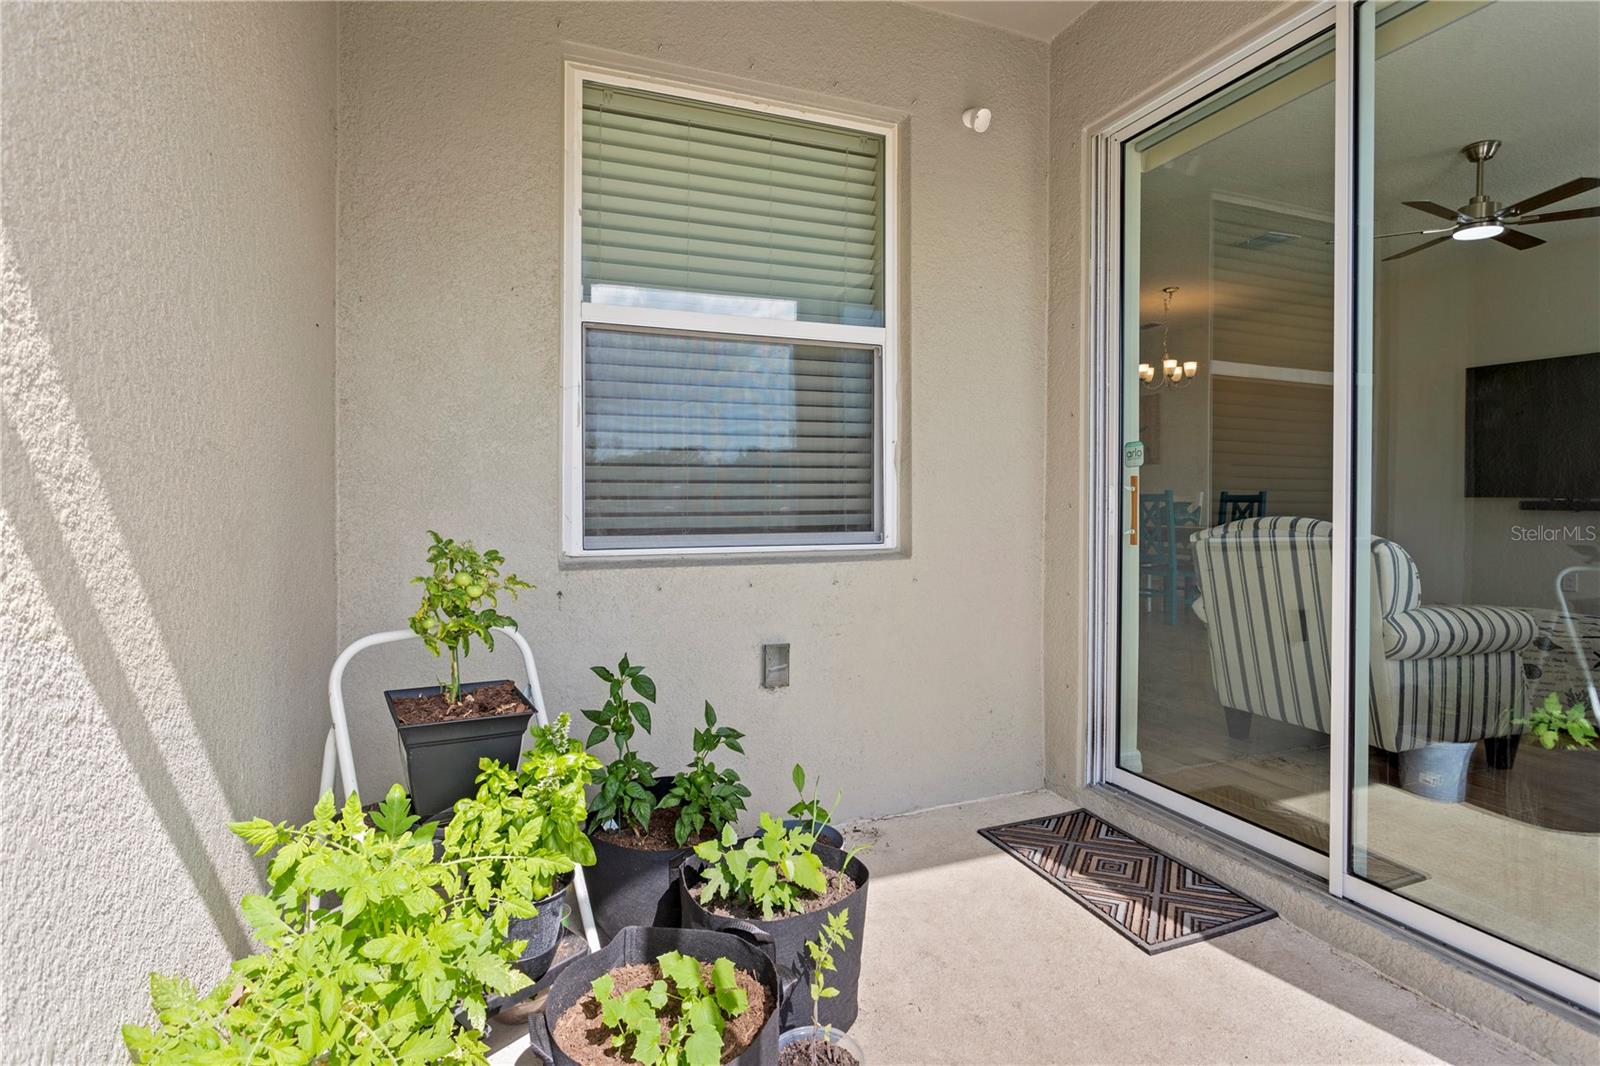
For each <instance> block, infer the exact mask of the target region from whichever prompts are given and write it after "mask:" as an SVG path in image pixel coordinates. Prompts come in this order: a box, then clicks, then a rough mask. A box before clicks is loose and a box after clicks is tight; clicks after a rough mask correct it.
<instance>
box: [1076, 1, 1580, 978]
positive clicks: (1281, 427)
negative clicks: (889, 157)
mask: <svg viewBox="0 0 1600 1066" xmlns="http://www.w3.org/2000/svg"><path fill="white" fill-rule="evenodd" d="M1512 42H1514V44H1515V46H1514V47H1511V43H1512ZM1098 146H1099V149H1100V152H1101V167H1102V170H1101V173H1100V185H1101V188H1102V191H1103V193H1104V196H1103V198H1102V206H1103V212H1102V214H1101V216H1100V220H1099V227H1100V228H1099V235H1098V247H1099V253H1098V255H1097V257H1096V262H1097V264H1098V266H1099V270H1100V271H1101V273H1100V274H1099V275H1098V276H1097V285H1098V291H1099V293H1100V297H1099V299H1098V301H1097V303H1098V306H1099V313H1100V315H1101V318H1100V319H1099V322H1098V325H1097V329H1098V330H1099V335H1100V337H1101V338H1102V342H1101V343H1100V344H1099V345H1098V346H1097V347H1098V353H1099V355H1098V358H1099V362H1098V364H1097V365H1098V373H1099V375H1100V377H1101V383H1102V392H1101V395H1102V397H1103V400H1102V402H1103V404H1104V406H1103V407H1102V408H1100V409H1099V413H1098V416H1097V417H1098V424H1099V427H1100V428H1099V431H1098V433H1097V435H1096V439H1097V440H1098V441H1100V442H1101V446H1102V447H1103V449H1104V452H1103V454H1102V456H1101V458H1100V464H1101V465H1100V467H1099V469H1100V470H1101V471H1102V476H1103V482H1102V485H1103V487H1104V491H1105V496H1104V499H1106V501H1107V503H1108V504H1111V502H1112V501H1113V500H1114V501H1115V503H1114V510H1111V511H1110V512H1109V515H1108V517H1107V518H1106V520H1105V521H1104V523H1103V526H1102V528H1101V533H1100V536H1099V538H1098V541H1099V545H1100V547H1099V551H1100V556H1099V558H1100V565H1099V566H1098V567H1097V568H1096V573H1097V574H1098V575H1099V585H1098V588H1099V589H1100V593H1099V597H1098V601H1097V602H1099V603H1100V604H1101V609H1102V612H1103V617H1104V618H1105V619H1106V621H1107V622H1108V623H1114V625H1112V626H1109V627H1108V631H1109V632H1112V633H1114V634H1115V638H1114V640H1111V641H1109V643H1108V646H1107V647H1105V648H1104V649H1103V654H1102V655H1100V656H1097V657H1096V658H1095V660H1094V661H1095V663H1096V664H1097V666H1096V668H1097V669H1101V670H1103V671H1104V674H1103V675H1102V676H1103V678H1104V682H1103V683H1102V684H1101V685H1099V686H1098V690H1099V692H1100V694H1101V708H1102V711H1101V717H1100V718H1099V719H1098V722H1099V725H1100V732H1099V733H1098V734H1097V736H1098V737H1099V746H1098V748H1097V755H1096V758H1097V759H1098V760H1099V762H1098V764H1097V765H1098V771H1097V774H1098V777H1099V778H1100V779H1103V780H1105V781H1107V782H1109V783H1111V784H1115V785H1119V786H1121V787H1124V788H1127V789H1130V790H1132V791H1134V792H1136V793H1138V794H1140V795H1143V796H1145V797H1147V798H1150V799H1153V800H1155V801H1156V802H1159V803H1162V804H1164V805H1166V806H1168V807H1170V808H1172V809H1174V810H1176V811H1178V812H1180V813H1182V814H1185V815H1187V816H1189V817H1191V818H1194V819H1196V820H1198V821H1201V822H1203V823H1205V824H1207V825H1209V826H1211V827H1212V828H1215V829H1218V830H1220V831H1222V832H1225V833H1227V834H1229V835H1231V836H1233V837H1235V838H1236V839H1239V840H1242V841H1244V842H1245V843H1248V844H1250V845H1252V846H1255V847H1257V848H1260V849H1261V850H1263V851H1266V852H1268V853H1269V854H1272V855H1274V856H1276V857H1278V858H1280V859H1284V860H1286V861H1289V862H1292V863H1295V864H1297V865H1299V866H1300V867H1302V868H1304V869H1306V870H1309V871H1313V872H1315V873H1318V874H1320V875H1325V876H1326V877H1327V882H1328V889H1329V891H1330V892H1332V893H1334V894H1336V895H1340V896H1344V897H1346V898H1349V899H1351V900H1354V901H1356V902H1358V903H1360V904H1361V905H1363V906H1366V907H1369V908H1371V909H1373V910H1375V911H1379V912H1381V913H1383V914H1385V915H1387V916H1389V917H1391V918H1393V919H1396V920H1398V921H1401V922H1403V923H1406V924H1408V925H1410V926H1412V927H1413V928H1415V929H1417V930H1419V931H1420V932H1422V933H1425V934H1427V935H1429V936H1431V937H1433V938H1435V939H1437V940H1441V941H1443V942H1445V943H1448V944H1451V945H1453V946H1455V947H1457V948H1460V949H1462V950H1465V951H1467V952H1469V953H1471V954H1473V955H1476V956H1478V957H1479V958H1481V959H1483V960H1485V961H1487V962H1489V963H1491V964H1494V965H1496V966H1499V967H1501V968H1502V969H1504V970H1506V971H1508V972H1510V973H1512V974H1514V975H1516V976H1518V977H1520V978H1523V979H1525V980H1528V981H1531V982H1534V983H1536V984H1538V985H1540V986H1542V987H1544V988H1546V989H1549V990H1551V991H1553V992H1556V993H1557V994H1559V995H1562V996H1565V997H1567V998H1569V999H1571V1000H1573V1001H1575V1002H1578V1003H1581V1004H1583V1005H1585V1006H1587V1007H1589V1008H1591V1009H1600V747H1595V746H1593V745H1600V739H1597V738H1596V736H1595V734H1596V732H1597V729H1600V724H1597V721H1596V708H1597V706H1600V692H1597V681H1600V300H1596V298H1595V293H1596V292H1597V291H1600V6H1597V5H1595V4H1592V3H1580V4H1570V3H1543V2H1524V3H1515V4H1511V3H1506V2H1500V3H1448V2H1440V3H1418V2H1394V3H1379V2H1365V3H1359V4H1357V5H1355V6H1354V7H1340V8H1337V9H1333V8H1326V9H1322V10H1314V11H1310V12H1302V13H1300V14H1298V15H1295V16H1293V17H1292V19H1291V20H1290V21H1289V22H1287V23H1286V24H1285V25H1284V26H1283V27H1282V28H1281V29H1280V30H1278V31H1277V32H1276V35H1275V36H1272V37H1269V38H1268V39H1265V40H1263V41H1261V42H1258V44H1257V46H1256V47H1255V48H1254V49H1253V50H1250V51H1246V52H1241V53H1239V54H1237V55H1235V56H1234V57H1231V58H1229V59H1227V60H1224V61H1221V62H1219V63H1218V64H1217V66H1215V67H1214V68H1213V69H1211V70H1210V71H1208V72H1207V73H1206V74H1205V76H1204V77H1202V78H1200V79H1197V81H1196V83H1195V84H1194V85H1193V86H1191V87H1189V88H1187V89H1186V90H1184V91H1182V92H1180V93H1176V94H1174V95H1172V96H1171V97H1169V98H1167V99H1165V100H1163V101H1160V102H1158V103H1156V104H1152V105H1150V106H1149V107H1147V108H1145V109H1143V110H1142V111H1140V112H1137V113H1135V114H1133V115H1131V116H1130V117H1128V118H1127V119H1126V121H1125V122H1123V123H1122V124H1120V125H1118V126H1116V127H1114V128H1113V129H1112V130H1110V131H1108V132H1107V133H1105V134H1104V135H1103V136H1102V137H1101V138H1100V140H1099V141H1098ZM1113 493H1114V495H1113ZM1113 516H1114V518H1113ZM1113 521H1114V525H1113Z"/></svg>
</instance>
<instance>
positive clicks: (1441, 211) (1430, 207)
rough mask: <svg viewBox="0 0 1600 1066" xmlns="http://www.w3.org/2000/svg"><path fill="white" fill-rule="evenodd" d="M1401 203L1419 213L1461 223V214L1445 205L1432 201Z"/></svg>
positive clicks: (1405, 201) (1402, 201) (1407, 201)
mask: <svg viewBox="0 0 1600 1066" xmlns="http://www.w3.org/2000/svg"><path fill="white" fill-rule="evenodd" d="M1400 202H1401V203H1403V204H1405V205H1406V206H1407V207H1414V208H1416V209H1417V210H1418V211H1426V212H1428V214H1430V215H1438V216H1439V217H1440V218H1448V219H1449V220H1450V221H1451V222H1460V221H1461V212H1459V211H1457V210H1455V209H1454V208H1452V207H1446V206H1444V204H1436V203H1434V202H1433V201H1432V200H1401V201H1400Z"/></svg>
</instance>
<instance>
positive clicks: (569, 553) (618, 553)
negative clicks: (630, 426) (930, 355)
mask: <svg viewBox="0 0 1600 1066" xmlns="http://www.w3.org/2000/svg"><path fill="white" fill-rule="evenodd" d="M589 82H597V83H600V84H604V85H614V86H619V87H622V88H628V89H643V90H646V91H648V92H657V93H664V94H667V95H671V96H677V97H681V98H683V99H687V100H700V101H704V102H706V103H712V104H722V105H725V106H728V107H737V108H743V109H744V110H746V111H758V112H765V113H767V114H772V115H782V116H784V117H786V118H795V119H802V120H805V121H808V122H816V123H822V124H826V125H830V126H837V127H840V128H843V129H851V130H860V131H862V132H865V133H872V134H875V135H877V136H880V137H882V138H883V142H884V182H883V187H884V205H883V212H884V219H883V251H884V264H883V321H884V324H883V325H882V326H856V325H834V324H831V323H826V322H797V321H785V320H779V319H770V318H749V317H744V316H739V315H719V314H708V313H704V312H698V311H678V310H666V309H655V308H643V307H623V306H611V305H606V304H594V303H585V302H584V301H583V219H582V206H583V88H584V85H585V84H587V83H589ZM565 85H566V99H565V107H564V115H565V123H566V127H565V130H566V135H565V159H564V167H563V170H564V175H565V178H564V190H563V196H562V220H563V225H562V254H561V555H562V558H563V559H564V560H568V561H580V560H604V559H663V558H674V557H687V558H695V557H707V556H709V557H726V556H734V557H738V556H773V555H777V556H792V555H828V556H833V555H839V554H856V555H860V554H887V553H892V552H897V551H898V550H899V547H900V447H899V440H900V426H899V421H900V419H899V415H900V323H899V319H900V276H899V275H900V232H899V198H900V197H899V190H900V141H899V134H900V128H899V126H898V124H896V123H893V122H887V121H882V120H875V119H868V118H862V117H859V116H854V115H847V114H843V113H839V112H834V111H828V110H822V109H818V108H814V107H796V106H792V105H788V104H783V103H779V102H777V101H774V100H769V99H765V98H762V97H757V96H751V95H747V94H745V93H742V92H729V91H724V90H719V89H716V88H713V87H710V86H707V85H701V84H694V83H690V82H684V81H679V80H675V79H670V78H663V77H657V76H655V75H649V76H645V75H640V74H638V73H631V72H628V71H622V70H617V69H613V68H608V67H604V66H596V65H592V64H588V63H581V62H576V61H569V62H567V63H566V69H565ZM585 327H601V328H606V327H611V328H617V329H635V330H637V329H647V330H660V331H663V332H671V333H681V334H699V335H703V336H710V337H723V338H733V339H750V338H759V339H761V340H772V341H778V342H780V343H781V342H784V341H796V342H799V343H807V342H812V343H824V344H834V345H845V346H850V347H857V348H866V349H868V350H870V351H873V352H874V353H875V355H876V367H875V371H876V381H877V411H876V414H877V426H876V427H875V433H874V440H875V447H876V451H877V454H876V455H875V456H874V463H875V472H876V477H875V479H874V480H875V483H876V484H875V491H874V497H875V501H876V506H875V508H874V510H875V512H876V524H877V529H876V531H875V532H876V534H877V535H876V536H875V537H874V538H873V539H871V540H867V541H861V542H832V543H830V542H805V541H799V542H794V543H777V542H771V541H768V542H758V543H750V544H729V543H708V544H704V545H694V546H688V545H661V546H659V547H608V548H591V547H585V546H584V543H583V540H584V531H583V492H584V470H583V331H584V328H585ZM707 539H708V540H710V539H711V538H707ZM718 539H722V538H718ZM785 539H786V540H797V538H785Z"/></svg>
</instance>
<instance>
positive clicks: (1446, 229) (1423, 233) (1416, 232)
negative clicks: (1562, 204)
mask: <svg viewBox="0 0 1600 1066" xmlns="http://www.w3.org/2000/svg"><path fill="white" fill-rule="evenodd" d="M1518 225H1521V223H1518ZM1455 231H1456V227H1454V226H1441V227H1440V228H1438V229H1408V230H1401V231H1400V232H1399V233H1380V234H1378V235H1377V236H1376V237H1374V238H1372V239H1373V240H1375V241H1386V240H1388V239H1389V238H1390V237H1428V236H1432V235H1433V234H1435V233H1454V232H1455ZM1323 243H1324V244H1332V243H1333V242H1332V241H1324V242H1323Z"/></svg>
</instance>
